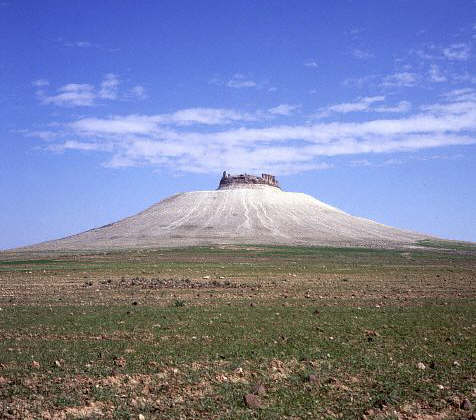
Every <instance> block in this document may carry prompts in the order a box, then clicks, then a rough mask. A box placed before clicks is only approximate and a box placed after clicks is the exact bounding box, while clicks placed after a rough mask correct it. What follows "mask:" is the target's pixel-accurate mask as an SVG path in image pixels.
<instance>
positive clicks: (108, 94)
mask: <svg viewBox="0 0 476 420" xmlns="http://www.w3.org/2000/svg"><path fill="white" fill-rule="evenodd" d="M118 88H119V77H117V75H115V74H112V73H109V74H106V76H105V77H104V80H103V81H102V82H101V89H100V90H99V93H98V96H99V97H100V98H103V99H117V90H118Z"/></svg>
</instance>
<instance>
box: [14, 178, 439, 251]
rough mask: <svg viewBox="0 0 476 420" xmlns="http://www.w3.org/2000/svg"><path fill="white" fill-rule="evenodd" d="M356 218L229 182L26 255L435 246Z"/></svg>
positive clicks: (262, 186)
mask: <svg viewBox="0 0 476 420" xmlns="http://www.w3.org/2000/svg"><path fill="white" fill-rule="evenodd" d="M430 238H431V237H430V236H428V235H423V234H419V233H414V232H409V231H405V230H400V229H396V228H393V227H389V226H385V225H382V224H379V223H376V222H374V221H372V220H368V219H364V218H360V217H355V216H351V215H350V214H347V213H345V212H343V211H342V210H339V209H337V208H335V207H332V206H330V205H328V204H325V203H323V202H321V201H319V200H317V199H315V198H313V197H311V196H309V195H307V194H302V193H295V192H284V191H282V190H281V189H280V187H279V182H278V181H277V179H276V178H275V177H274V176H273V175H269V174H263V175H262V176H261V177H259V176H256V175H248V174H242V175H234V176H233V175H229V174H227V173H226V172H224V173H223V176H222V178H221V180H220V183H219V187H218V189H217V190H215V191H194V192H186V193H181V194H176V195H173V196H171V197H168V198H166V199H164V200H162V201H160V202H159V203H157V204H154V205H153V206H151V207H149V208H148V209H146V210H144V211H142V212H141V213H138V214H136V215H134V216H131V217H127V218H125V219H122V220H119V221H117V222H115V223H111V224H108V225H106V226H102V227H99V228H95V229H91V230H88V231H86V232H83V233H79V234H77V235H72V236H68V237H66V238H63V239H58V240H54V241H48V242H43V243H40V244H37V245H32V246H29V247H24V248H22V249H24V250H27V249H28V250H86V249H88V250H100V249H126V248H159V247H181V246H193V245H214V244H272V245H321V246H324V245H325V246H362V247H382V248H384V247H385V248H388V247H391V248H394V247H402V246H408V245H412V244H415V243H416V241H419V240H423V239H430Z"/></svg>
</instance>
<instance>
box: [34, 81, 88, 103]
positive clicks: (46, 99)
mask: <svg viewBox="0 0 476 420" xmlns="http://www.w3.org/2000/svg"><path fill="white" fill-rule="evenodd" d="M40 96H41V100H42V103H44V104H52V105H59V106H92V105H94V100H95V98H96V94H95V92H94V86H92V85H89V84H80V83H69V84H67V85H64V86H62V87H60V88H59V89H58V93H57V94H56V95H52V96H42V95H41V94H40Z"/></svg>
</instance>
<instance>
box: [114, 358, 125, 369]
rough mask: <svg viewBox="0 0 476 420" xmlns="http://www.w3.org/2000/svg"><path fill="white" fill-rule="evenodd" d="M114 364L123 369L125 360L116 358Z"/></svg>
mask: <svg viewBox="0 0 476 420" xmlns="http://www.w3.org/2000/svg"><path fill="white" fill-rule="evenodd" d="M114 364H115V365H116V366H118V367H121V368H123V367H125V366H126V359H124V357H116V358H115V359H114Z"/></svg>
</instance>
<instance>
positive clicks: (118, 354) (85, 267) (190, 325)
mask: <svg viewBox="0 0 476 420" xmlns="http://www.w3.org/2000/svg"><path fill="white" fill-rule="evenodd" d="M422 245H426V246H431V248H425V249H424V248H414V249H407V250H370V249H357V248H340V249H337V248H302V247H299V248H292V247H268V246H262V247H258V246H223V247H207V248H188V249H160V250H131V251H124V252H113V251H111V252H101V253H86V252H82V253H46V252H44V253H37V254H25V253H11V252H10V253H0V309H1V310H0V337H1V341H0V417H2V418H15V419H17V418H18V419H29V418H31V419H36V418H47V419H56V418H57V419H68V418H90V419H92V418H98V419H99V418H116V419H129V418H133V419H139V418H140V419H143V418H145V419H248V418H261V419H307V418H309V419H313V418H318V419H319V418H322V419H334V418H342V419H470V418H472V416H474V415H473V411H474V405H475V404H476V374H475V372H476V359H475V356H476V354H475V353H476V301H475V296H476V249H475V247H474V246H471V245H467V244H461V243H452V244H445V243H427V244H422ZM258 385H262V387H260V388H259V389H258ZM249 394H253V395H254V397H253V396H252V397H250V396H249ZM245 395H248V399H247V402H246V401H245V400H244V396H245Z"/></svg>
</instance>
